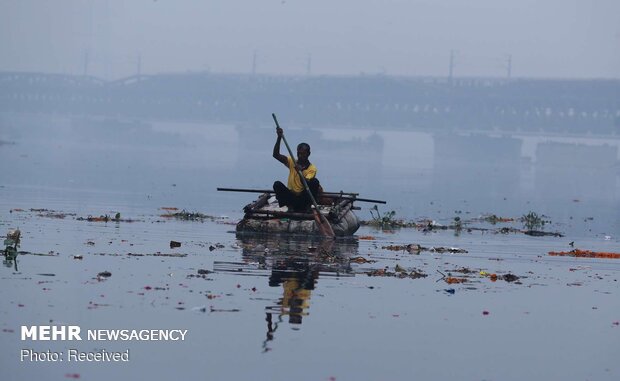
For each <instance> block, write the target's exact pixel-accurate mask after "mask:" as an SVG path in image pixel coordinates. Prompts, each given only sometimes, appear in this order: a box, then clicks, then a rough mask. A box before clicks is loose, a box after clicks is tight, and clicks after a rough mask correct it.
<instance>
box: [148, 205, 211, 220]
mask: <svg viewBox="0 0 620 381" xmlns="http://www.w3.org/2000/svg"><path fill="white" fill-rule="evenodd" d="M162 209H163V208H162ZM171 210H172V209H171ZM160 217H164V218H176V219H177V220H183V221H200V222H203V221H204V220H210V221H215V220H221V219H223V218H221V217H215V216H209V215H207V214H203V213H200V212H188V211H186V210H185V209H183V210H182V211H180V212H176V213H165V214H162V215H160Z"/></svg>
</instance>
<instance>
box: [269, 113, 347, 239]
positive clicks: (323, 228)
mask: <svg viewBox="0 0 620 381" xmlns="http://www.w3.org/2000/svg"><path fill="white" fill-rule="evenodd" d="M271 116H273V121H274V122H276V127H278V128H281V127H280V123H278V118H276V114H271ZM282 140H283V141H284V145H286V149H288V153H289V154H290V155H291V158H292V159H293V165H294V166H295V169H296V170H297V174H298V175H299V178H300V179H301V182H302V183H303V184H304V189H305V190H306V192H307V193H308V196H310V200H311V201H312V214H313V215H314V221H315V222H316V224H317V226H318V227H319V231H320V232H321V234H323V235H324V236H326V237H329V238H334V236H335V234H334V229H332V226H331V225H330V224H329V221H327V218H325V216H324V215H322V214H321V212H320V211H319V206H318V205H317V203H316V200H315V199H314V196H313V195H312V192H310V188H309V187H308V183H307V182H306V178H305V177H304V174H303V173H302V172H301V171H300V170H299V169H298V168H297V160H295V155H293V150H291V147H290V146H289V145H288V143H287V141H286V138H285V137H284V133H282Z"/></svg>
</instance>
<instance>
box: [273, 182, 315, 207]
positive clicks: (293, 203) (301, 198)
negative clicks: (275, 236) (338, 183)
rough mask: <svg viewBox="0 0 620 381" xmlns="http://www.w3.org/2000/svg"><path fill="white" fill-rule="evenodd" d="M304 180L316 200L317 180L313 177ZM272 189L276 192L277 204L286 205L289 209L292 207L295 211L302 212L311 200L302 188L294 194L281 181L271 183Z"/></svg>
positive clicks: (310, 203)
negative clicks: (301, 190) (298, 192)
mask: <svg viewBox="0 0 620 381" xmlns="http://www.w3.org/2000/svg"><path fill="white" fill-rule="evenodd" d="M306 181H307V182H308V188H310V192H311V193H312V195H313V196H314V199H315V200H316V199H317V198H318V195H319V187H320V183H319V180H317V179H316V178H314V179H312V180H306ZM273 191H274V192H275V193H276V199H277V200H278V205H280V206H288V208H289V210H290V209H292V210H293V211H296V212H304V211H306V210H307V209H308V208H309V207H310V205H312V200H311V199H310V196H308V192H306V191H305V190H304V191H303V192H301V193H300V194H296V193H294V192H293V191H291V190H290V189H288V188H287V187H286V185H284V184H283V183H282V182H281V181H276V182H275V183H273Z"/></svg>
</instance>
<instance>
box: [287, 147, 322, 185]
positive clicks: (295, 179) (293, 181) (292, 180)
mask: <svg viewBox="0 0 620 381" xmlns="http://www.w3.org/2000/svg"><path fill="white" fill-rule="evenodd" d="M288 170H289V173H288V185H287V186H288V189H290V190H292V191H293V192H295V193H298V194H299V193H301V192H303V191H304V184H303V183H302V182H301V179H300V178H299V175H298V174H297V170H296V169H295V162H294V161H293V158H292V157H290V156H289V157H288ZM301 173H302V174H303V175H304V177H305V178H306V180H312V179H313V178H314V177H315V176H316V167H315V166H314V164H310V165H309V166H308V168H306V169H304V170H303V171H301Z"/></svg>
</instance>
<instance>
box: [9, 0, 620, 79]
mask: <svg viewBox="0 0 620 381" xmlns="http://www.w3.org/2000/svg"><path fill="white" fill-rule="evenodd" d="M619 15H620V1H618V0H467V1H464V0H337V1H333V0H332V1H326V0H312V1H310V0H185V1H172V0H125V1H123V0H107V1H106V0H90V1H83V0H53V1H52V0H0V70H1V71H41V72H53V73H67V74H84V73H87V74H89V75H93V76H96V77H100V78H104V79H117V78H122V77H126V76H130V75H133V74H136V73H138V72H141V73H142V74H157V73H165V72H187V71H192V72H199V71H210V72H218V73H251V72H256V73H260V74H285V75H307V74H308V73H310V74H312V75H359V74H360V73H364V74H371V75H372V74H387V75H398V76H445V77H447V76H448V75H449V72H450V62H451V61H452V63H453V65H452V72H453V75H454V77H471V76H476V77H507V76H508V74H509V72H510V74H511V76H512V77H515V78H524V77H526V78H620V21H618V20H619ZM451 55H452V60H451ZM509 66H510V69H509Z"/></svg>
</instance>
